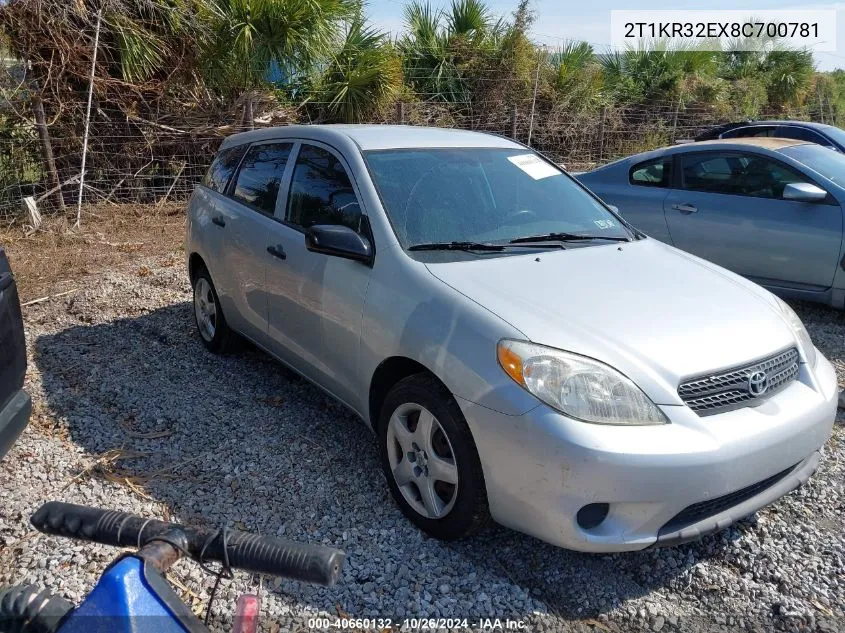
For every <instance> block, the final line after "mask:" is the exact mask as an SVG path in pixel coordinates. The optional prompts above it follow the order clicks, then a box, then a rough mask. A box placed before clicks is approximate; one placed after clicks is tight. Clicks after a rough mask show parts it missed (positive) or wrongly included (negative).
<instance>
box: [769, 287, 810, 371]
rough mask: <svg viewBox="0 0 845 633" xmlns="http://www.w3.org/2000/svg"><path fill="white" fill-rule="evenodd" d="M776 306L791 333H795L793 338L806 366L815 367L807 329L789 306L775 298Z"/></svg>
mask: <svg viewBox="0 0 845 633" xmlns="http://www.w3.org/2000/svg"><path fill="white" fill-rule="evenodd" d="M777 300H778V305H779V306H780V311H781V312H782V313H783V316H785V317H786V320H787V321H788V322H789V326H790V327H791V328H792V331H793V332H795V338H797V339H798V345H799V346H800V347H801V350H802V351H803V352H804V359H805V360H806V361H807V364H808V365H809V366H810V367H815V366H816V347H815V345H813V341H812V339H811V338H810V335H809V334H808V333H807V328H805V327H804V324H803V323H801V319H800V318H798V315H797V314H795V310H793V309H792V308H790V307H789V304H788V303H786V301H784V300H782V299H780V298H779V297H777Z"/></svg>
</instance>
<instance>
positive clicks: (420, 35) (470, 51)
mask: <svg viewBox="0 0 845 633" xmlns="http://www.w3.org/2000/svg"><path fill="white" fill-rule="evenodd" d="M405 27H406V30H407V33H406V35H405V36H404V37H403V38H402V39H401V40H400V41H399V49H400V50H401V52H402V55H403V60H404V64H405V76H406V79H407V81H408V83H409V84H410V86H411V87H412V88H413V89H414V91H415V92H417V93H419V94H422V95H425V96H426V97H427V98H428V99H430V100H433V101H447V102H453V103H454V102H466V101H467V100H468V98H469V95H470V86H469V73H468V72H467V70H468V67H469V66H470V65H471V63H472V61H473V60H474V59H475V58H476V56H477V55H479V54H483V52H484V51H485V50H488V51H489V50H492V49H495V47H496V45H497V44H498V43H500V42H501V39H502V36H503V35H504V27H503V23H502V21H501V20H499V21H494V20H493V18H492V16H491V13H490V10H489V8H488V7H487V5H485V4H484V3H483V2H482V1H481V0H452V4H451V6H450V8H449V9H448V10H447V11H443V10H434V9H433V8H432V6H431V4H430V3H429V2H428V0H426V1H425V2H423V1H421V0H412V2H410V4H408V5H406V6H405Z"/></svg>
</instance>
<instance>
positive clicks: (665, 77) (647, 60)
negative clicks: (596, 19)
mask: <svg viewBox="0 0 845 633" xmlns="http://www.w3.org/2000/svg"><path fill="white" fill-rule="evenodd" d="M717 59H718V54H717V53H716V52H713V51H708V50H705V49H704V46H684V45H681V46H669V45H667V44H666V43H665V42H658V43H657V44H656V45H654V46H649V47H637V48H629V49H627V50H625V51H616V52H613V53H610V54H608V55H604V56H602V57H600V58H599V62H600V64H601V66H602V71H603V75H604V83H605V87H606V89H607V90H608V91H609V92H610V93H612V95H613V96H615V97H616V98H617V99H619V100H620V101H622V102H633V101H643V100H648V99H652V98H665V97H667V96H670V95H671V96H675V95H678V94H680V93H682V92H683V89H684V83H685V81H687V80H690V79H693V78H699V79H700V78H710V77H713V76H715V74H716V72H717V69H718V64H717Z"/></svg>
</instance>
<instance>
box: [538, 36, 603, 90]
mask: <svg viewBox="0 0 845 633" xmlns="http://www.w3.org/2000/svg"><path fill="white" fill-rule="evenodd" d="M549 63H550V64H551V66H552V68H554V69H555V70H556V75H557V76H556V78H555V88H556V89H557V92H558V94H559V95H560V96H561V97H562V98H563V99H565V100H566V101H568V103H570V104H572V105H575V106H580V107H589V106H590V105H594V104H595V103H597V102H598V101H599V99H600V98H601V96H602V92H603V86H602V75H601V66H600V65H599V63H598V60H597V58H596V54H595V52H594V51H593V47H592V46H591V45H590V44H589V43H587V42H579V41H574V40H571V41H568V42H566V43H564V45H563V46H562V47H561V48H560V49H558V50H556V51H555V52H554V53H552V55H551V56H550V58H549Z"/></svg>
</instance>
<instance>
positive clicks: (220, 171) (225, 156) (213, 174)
mask: <svg viewBox="0 0 845 633" xmlns="http://www.w3.org/2000/svg"><path fill="white" fill-rule="evenodd" d="M246 148H247V145H237V146H235V147H229V148H226V149H224V150H221V151H219V152H217V156H215V158H214V160H213V161H212V163H211V167H209V168H208V171H207V172H206V174H205V177H204V178H203V179H202V184H203V185H205V186H206V187H208V188H209V189H213V190H214V191H219V192H220V193H223V192H224V191H225V190H226V186H227V185H228V184H229V180H230V179H231V178H232V174H234V173H235V170H236V169H237V168H238V164H239V163H240V162H241V158H243V155H244V153H245V152H246Z"/></svg>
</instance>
